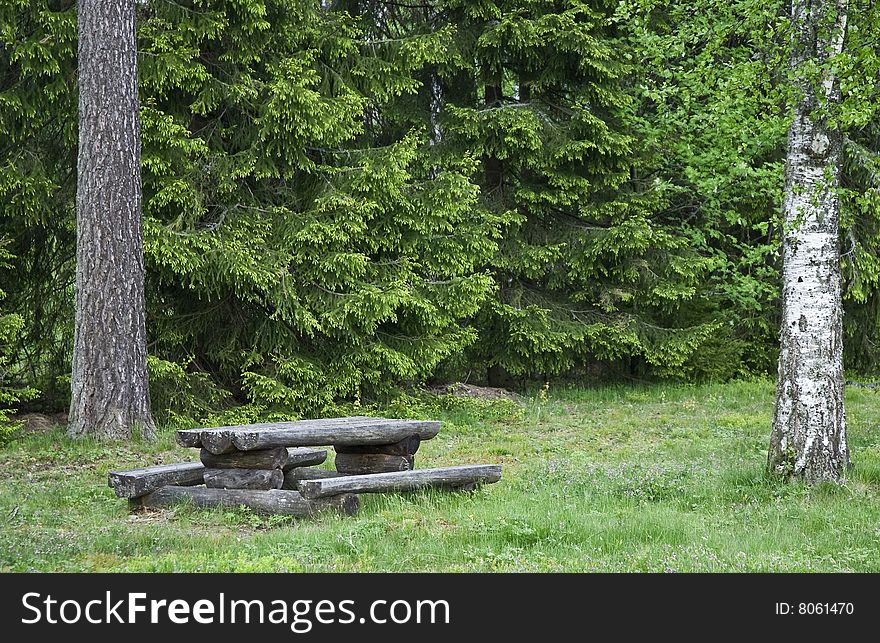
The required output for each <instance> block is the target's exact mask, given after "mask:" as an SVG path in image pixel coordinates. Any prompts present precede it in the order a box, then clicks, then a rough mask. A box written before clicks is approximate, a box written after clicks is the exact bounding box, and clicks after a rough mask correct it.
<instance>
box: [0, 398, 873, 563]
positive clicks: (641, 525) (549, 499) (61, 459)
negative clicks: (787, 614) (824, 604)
mask: <svg viewBox="0 0 880 643" xmlns="http://www.w3.org/2000/svg"><path fill="white" fill-rule="evenodd" d="M772 402H773V387H772V384H771V383H770V382H766V381H764V382H747V383H745V382H739V383H732V384H724V385H705V386H671V385H657V386H649V387H637V388H632V387H605V388H598V389H585V388H575V387H569V388H558V389H553V388H551V389H550V390H549V391H544V392H540V393H538V394H537V395H535V396H534V397H532V398H530V399H527V400H526V401H525V402H524V404H523V405H522V407H521V408H520V407H516V408H515V407H514V405H512V404H509V403H487V402H484V403H473V402H470V401H462V400H457V399H455V398H451V397H449V398H439V399H438V400H437V401H435V402H430V403H427V405H426V407H425V408H424V409H422V410H421V411H420V412H421V413H427V414H429V415H431V416H433V417H438V418H439V419H441V420H443V429H442V430H441V432H440V435H439V436H438V437H437V438H436V439H434V440H432V441H430V442H426V443H424V444H423V445H422V448H421V449H420V451H419V453H418V454H417V457H416V462H417V466H420V467H427V466H442V465H450V464H464V463H476V462H500V463H503V465H504V478H503V479H502V481H501V482H499V483H497V484H495V485H490V486H487V487H485V488H483V489H481V490H479V491H478V492H476V493H474V494H449V493H440V492H424V493H418V494H395V495H365V496H363V497H362V508H361V512H360V514H359V515H358V516H357V517H354V518H342V517H337V516H331V515H324V516H321V517H318V518H315V519H309V520H299V521H297V520H294V519H289V518H281V517H261V516H257V515H254V514H252V513H249V512H247V511H246V510H243V509H242V510H197V509H194V508H192V507H186V506H184V507H178V508H175V509H172V510H162V511H150V512H146V513H134V514H133V513H130V512H129V509H128V505H127V503H126V501H124V500H120V499H117V498H116V497H115V496H114V495H113V493H112V491H111V490H110V489H109V488H107V486H106V480H107V472H108V471H110V470H113V469H122V468H133V467H137V466H143V465H145V464H148V463H159V462H174V461H181V460H185V459H192V456H193V453H192V452H191V451H190V450H187V449H181V448H179V447H177V446H176V445H174V441H173V435H172V432H171V431H170V430H167V431H164V432H163V433H162V436H161V439H160V441H159V442H158V443H156V444H144V443H134V444H130V445H103V444H99V443H95V442H89V441H85V442H72V441H70V440H68V439H67V438H66V437H64V433H63V430H61V429H56V430H54V431H52V432H49V433H47V434H43V435H26V436H22V437H20V438H18V439H17V440H15V441H13V442H12V443H11V444H9V445H8V446H6V447H5V448H4V449H2V450H0V472H2V480H0V570H3V571H34V570H37V571H319V572H337V571H462V572H464V571H480V572H488V571H539V572H544V571H548V572H549V571H566V572H592V571H614V572H618V571H636V572H664V571H669V572H672V571H675V572H738V571H748V572H751V571H772V572H787V571H792V572H836V571H857V572H860V571H874V572H876V571H880V547H878V541H880V431H878V424H880V393H877V392H874V391H871V390H864V389H849V390H848V391H847V414H848V421H849V428H850V445H851V449H852V451H853V454H854V460H855V464H856V467H855V468H854V469H853V470H852V471H851V472H850V474H849V477H848V479H847V480H846V482H845V484H843V485H841V486H835V485H820V486H818V487H814V488H808V487H805V486H803V485H801V484H799V483H791V482H783V481H780V480H778V479H775V478H769V477H767V476H766V475H765V474H764V461H765V457H766V447H767V441H768V435H769V425H770V419H771V412H772Z"/></svg>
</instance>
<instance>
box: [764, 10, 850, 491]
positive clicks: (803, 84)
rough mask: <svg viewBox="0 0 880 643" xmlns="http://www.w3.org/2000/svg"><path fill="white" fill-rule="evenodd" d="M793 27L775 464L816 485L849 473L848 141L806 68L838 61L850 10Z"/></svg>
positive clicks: (812, 15)
mask: <svg viewBox="0 0 880 643" xmlns="http://www.w3.org/2000/svg"><path fill="white" fill-rule="evenodd" d="M829 12H833V13H832V14H831V15H829ZM827 18H832V19H830V20H828V19H827ZM792 24H793V38H794V42H793V51H792V59H791V65H792V69H793V71H794V74H795V77H796V78H799V86H798V90H799V91H800V92H801V93H800V99H799V102H798V104H797V105H796V107H795V115H794V120H793V122H792V124H791V127H790V128H789V132H788V155H787V159H786V176H785V197H784V203H783V210H784V220H785V223H784V225H785V230H784V239H783V260H784V266H783V285H782V303H783V316H782V329H781V333H780V342H781V347H780V354H779V376H778V381H777V390H776V413H775V417H774V420H773V432H772V435H771V439H770V452H769V456H768V465H769V467H770V469H771V470H772V471H776V472H778V473H782V474H785V475H793V476H797V477H801V478H803V479H804V480H805V481H807V482H809V483H815V482H819V481H823V480H838V479H839V478H840V476H841V475H842V474H843V472H844V470H845V468H846V467H847V466H848V464H849V449H848V447H847V441H846V419H845V415H844V403H843V327H842V302H841V282H840V260H839V244H838V227H839V222H840V199H839V197H838V196H837V194H836V192H835V189H836V188H837V186H838V184H839V180H840V167H841V135H840V132H839V131H838V130H836V129H834V128H832V127H831V126H829V125H828V124H827V122H826V118H825V117H824V116H823V114H822V110H823V109H824V108H825V107H827V106H831V105H833V104H834V103H836V102H838V101H839V98H840V89H839V84H838V82H837V80H836V79H835V78H834V77H832V76H831V75H830V72H826V76H825V77H824V78H823V82H822V84H821V85H816V84H815V83H812V82H810V81H808V80H807V79H806V78H805V77H804V63H805V62H807V61H810V60H814V61H816V62H818V63H819V64H824V63H825V62H826V61H827V59H828V57H829V56H833V55H835V54H839V53H840V52H841V50H842V47H843V37H844V34H845V32H846V1H845V0H842V1H841V0H838V1H837V2H834V1H832V0H793V2H792ZM830 25H833V27H830Z"/></svg>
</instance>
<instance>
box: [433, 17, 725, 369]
mask: <svg viewBox="0 0 880 643" xmlns="http://www.w3.org/2000/svg"><path fill="white" fill-rule="evenodd" d="M443 7H444V11H445V15H446V17H447V20H449V22H450V23H451V24H455V25H456V27H457V30H456V37H455V47H456V56H455V61H456V63H457V66H450V67H447V68H446V69H444V70H443V71H441V77H442V78H443V80H444V95H445V98H446V101H445V104H444V114H445V119H444V120H443V129H444V134H445V138H444V144H445V145H446V146H448V148H449V149H450V150H451V151H452V153H461V152H462V151H463V150H472V151H474V152H476V153H478V154H479V155H480V156H481V159H482V175H481V176H480V177H479V181H480V183H481V187H482V195H483V199H484V202H485V203H486V206H487V207H488V208H489V209H490V210H491V211H493V212H496V213H498V214H502V213H503V214H505V215H506V216H508V217H509V219H510V224H509V225H508V227H507V229H506V230H505V234H504V240H503V242H502V244H501V248H500V252H499V254H498V255H497V256H496V257H494V258H493V262H492V266H491V267H492V271H493V275H494V277H495V281H496V284H497V287H498V296H497V297H495V298H493V299H492V300H491V301H490V302H489V303H488V304H487V305H485V306H484V307H483V308H482V310H481V312H480V314H479V316H478V317H477V319H476V320H475V322H474V323H475V324H476V326H477V328H479V331H480V341H479V344H478V345H477V346H476V347H475V350H474V351H473V352H472V354H471V359H472V360H475V361H478V362H481V363H483V364H486V365H487V366H489V367H490V374H491V373H493V372H494V373H497V372H498V371H499V370H500V369H503V370H504V371H507V372H509V373H512V374H516V375H522V374H541V373H544V374H553V373H560V372H564V371H567V370H570V369H572V368H575V367H583V366H584V365H585V364H588V363H589V362H590V361H591V360H596V359H599V360H618V361H619V360H627V359H629V358H635V361H636V362H639V361H641V363H643V364H644V363H647V364H648V365H650V366H653V367H657V368H673V369H674V368H675V367H677V366H680V365H681V364H682V363H683V361H684V360H685V359H686V358H687V356H688V355H689V354H691V353H692V352H693V351H695V350H698V348H699V346H700V343H701V341H702V340H703V339H704V338H705V337H706V335H707V334H708V333H709V331H710V330H711V325H704V324H696V325H693V326H692V327H689V328H680V327H677V323H676V320H675V318H674V316H672V315H671V314H670V313H672V312H674V311H675V310H676V309H678V308H679V307H680V306H681V304H682V303H683V302H686V301H688V300H689V299H690V298H691V297H692V296H693V295H694V293H695V285H696V283H697V279H698V275H699V274H700V272H701V270H702V269H703V267H704V264H705V262H704V260H703V259H702V258H701V257H699V256H697V255H695V254H694V253H693V252H691V251H690V250H689V249H688V243H689V242H688V239H687V236H686V235H684V234H682V233H681V231H680V230H678V229H676V227H673V226H667V225H664V223H663V222H662V221H660V220H657V219H656V218H655V217H654V216H653V213H654V211H655V210H657V208H658V201H659V200H660V199H661V198H662V194H661V193H660V192H658V191H657V190H656V189H655V188H654V185H653V183H652V180H651V177H649V176H645V175H644V174H643V163H642V161H641V160H640V158H639V152H640V145H639V143H638V142H637V141H635V140H634V138H633V137H632V135H631V134H630V133H629V132H628V131H627V128H628V127H629V124H630V121H631V120H632V117H633V111H632V108H633V105H632V103H631V101H630V98H629V95H628V94H627V92H626V91H625V88H626V84H627V82H629V80H628V79H629V77H628V75H627V74H628V68H627V66H626V60H625V55H624V54H623V53H621V52H622V47H621V45H622V41H621V40H620V39H619V38H618V35H617V34H616V32H615V28H614V25H613V16H614V7H615V3H613V2H581V1H578V0H565V1H563V2H549V1H546V0H500V1H498V2H489V3H473V2H470V1H469V0H450V1H449V2H446V3H444V4H443ZM493 367H494V368H493Z"/></svg>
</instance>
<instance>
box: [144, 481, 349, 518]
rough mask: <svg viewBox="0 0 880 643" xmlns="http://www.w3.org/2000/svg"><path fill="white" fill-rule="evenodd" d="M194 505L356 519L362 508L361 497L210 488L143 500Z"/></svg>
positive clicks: (173, 489) (166, 491)
mask: <svg viewBox="0 0 880 643" xmlns="http://www.w3.org/2000/svg"><path fill="white" fill-rule="evenodd" d="M185 502H191V503H192V504H194V505H195V506H197V507H240V506H244V507H248V508H249V509H252V510H254V511H256V512H259V513H264V514H283V515H286V516H310V515H313V514H315V513H318V512H320V511H326V510H335V511H340V512H342V513H344V514H346V515H348V516H353V515H355V514H356V513H357V512H358V509H360V498H358V496H356V495H354V494H341V495H336V496H333V497H332V498H321V499H319V500H309V499H306V498H303V497H302V495H300V493H299V492H298V491H288V490H284V489H272V490H271V491H257V490H251V489H208V488H206V487H178V486H166V487H162V488H161V489H157V490H156V491H153V492H152V493H150V494H147V495H145V496H143V497H141V499H140V504H141V506H143V507H169V506H172V505H176V504H179V503H185Z"/></svg>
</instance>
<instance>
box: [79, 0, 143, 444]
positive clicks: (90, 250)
mask: <svg viewBox="0 0 880 643" xmlns="http://www.w3.org/2000/svg"><path fill="white" fill-rule="evenodd" d="M77 19H78V22H79V152H78V159H77V191H76V223H77V245H76V316H75V337H74V346H73V368H72V380H71V404H70V418H69V425H68V432H69V433H70V435H71V436H73V437H77V436H82V435H86V434H90V435H94V436H96V437H99V438H108V439H127V438H130V437H131V436H132V432H133V431H135V432H141V433H143V435H144V437H146V438H152V437H154V436H155V428H154V425H153V418H152V415H151V413H150V394H149V388H148V385H147V350H146V329H145V321H144V256H143V243H144V241H143V229H142V227H141V226H142V223H141V175H140V116H139V110H138V93H137V92H138V88H137V38H136V33H135V0H79V3H78V6H77Z"/></svg>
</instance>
